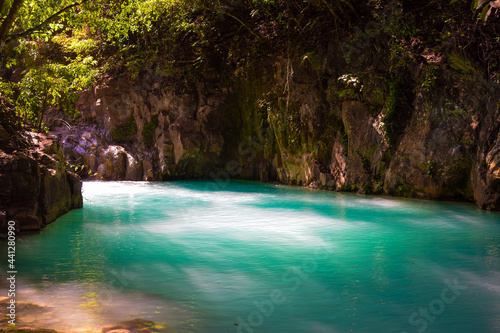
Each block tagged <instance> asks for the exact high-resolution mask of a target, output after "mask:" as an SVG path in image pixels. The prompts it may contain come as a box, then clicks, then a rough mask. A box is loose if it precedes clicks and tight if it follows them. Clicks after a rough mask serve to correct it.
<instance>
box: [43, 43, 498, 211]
mask: <svg viewBox="0 0 500 333" xmlns="http://www.w3.org/2000/svg"><path fill="white" fill-rule="evenodd" d="M377 43H380V42H377V41H376V40H375V41H371V42H370V43H367V44H363V45H362V48H361V49H360V51H359V53H358V54H357V56H356V57H355V59H349V58H346V56H345V50H344V49H343V48H345V45H350V44H341V43H335V42H332V43H329V44H328V45H325V46H324V47H323V48H318V49H317V50H316V51H315V53H314V54H310V53H306V52H305V51H302V52H299V51H297V52H295V53H294V54H288V55H287V56H282V57H279V58H273V59H269V60H268V61H266V62H264V63H260V64H258V65H254V66H250V67H249V68H247V70H246V71H245V72H244V73H242V74H239V75H235V76H233V77H231V78H230V79H227V78H226V79H224V78H222V77H220V76H218V75H217V74H212V76H208V77H204V78H201V79H200V80H199V81H198V82H196V83H194V84H192V85H191V86H190V87H189V89H185V90H184V91H183V92H182V93H179V92H177V91H176V90H174V89H170V88H169V85H168V84H167V83H166V82H165V79H164V78H163V77H162V76H160V75H158V74H156V73H155V72H154V70H152V69H151V70H145V71H143V72H142V73H141V74H140V75H139V77H138V78H137V79H135V80H130V79H129V78H127V76H126V75H123V76H118V77H114V78H108V79H106V80H103V81H101V82H100V83H99V84H98V85H96V86H95V87H94V89H93V90H90V91H87V92H85V93H83V94H81V96H80V99H79V101H78V102H77V108H78V109H79V111H80V113H81V119H80V121H79V123H78V124H75V125H73V126H72V127H71V128H68V127H65V126H59V127H57V128H56V131H58V132H59V133H60V134H62V137H63V140H62V145H63V150H64V153H65V154H66V156H68V157H69V158H70V161H72V163H80V164H81V165H82V167H83V168H82V173H81V175H83V176H86V177H89V178H90V179H105V180H168V179H180V178H213V179H214V180H218V181H219V182H220V180H221V179H222V180H225V179H229V178H240V179H253V180H262V181H274V180H276V181H280V182H283V183H288V184H297V185H303V186H311V187H317V188H322V189H329V190H339V191H352V192H360V193H367V194H370V193H375V194H390V195H396V196H406V197H417V198H428V199H452V200H465V201H474V202H476V203H477V204H478V206H479V207H481V208H484V209H500V201H499V199H500V192H499V190H500V173H499V163H498V162H499V161H500V154H499V151H500V142H499V140H498V131H499V124H500V123H499V112H498V100H499V96H500V95H499V92H500V90H499V89H498V85H497V84H496V83H495V82H493V81H491V80H488V79H485V77H486V76H485V74H484V73H483V72H482V71H481V70H480V69H478V68H476V67H475V66H474V65H473V64H472V63H471V62H470V61H469V60H467V59H466V58H463V57H461V56H460V55H459V54H457V53H450V54H448V56H446V57H443V56H438V55H437V54H432V53H429V54H424V55H425V56H422V57H419V58H418V59H410V60H407V64H406V65H404V66H400V67H398V68H396V70H394V69H391V70H390V71H389V69H388V62H387V60H386V57H388V56H389V55H388V54H384V51H383V50H382V51H381V50H380V48H378V47H377V45H376V44H377ZM372 44H373V45H372ZM375 50H376V51H375ZM304 54H305V55H304ZM387 73H392V74H391V75H388V74H387ZM53 117H54V116H53ZM49 122H50V121H49ZM54 127H55V126H54Z"/></svg>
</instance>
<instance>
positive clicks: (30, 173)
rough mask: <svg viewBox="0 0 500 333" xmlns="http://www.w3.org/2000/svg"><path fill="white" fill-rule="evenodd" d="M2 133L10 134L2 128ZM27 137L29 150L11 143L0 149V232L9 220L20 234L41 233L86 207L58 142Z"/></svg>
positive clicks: (29, 135)
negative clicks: (13, 222) (37, 231)
mask: <svg viewBox="0 0 500 333" xmlns="http://www.w3.org/2000/svg"><path fill="white" fill-rule="evenodd" d="M0 132H1V133H3V134H7V133H6V131H5V130H4V128H3V127H0ZM26 135H27V136H28V137H27V138H26V139H27V141H28V142H31V146H30V147H28V148H19V149H14V148H12V147H10V146H9V145H8V144H6V143H8V141H9V140H5V141H4V142H3V145H2V147H0V148H1V149H0V187H1V188H2V191H1V194H0V232H4V231H5V230H7V222H8V221H10V220H13V221H15V222H16V228H17V229H18V230H40V229H42V228H43V227H44V226H45V225H47V224H49V223H51V222H53V221H54V220H56V219H57V218H58V217H59V216H61V215H63V214H65V213H66V212H68V211H69V210H71V209H74V208H80V207H82V204H83V199H82V193H81V188H82V182H81V179H80V177H79V176H78V175H76V174H74V173H73V172H71V171H70V170H69V168H68V167H67V163H66V161H65V159H64V155H63V153H62V150H61V146H60V145H59V143H57V141H56V140H55V138H54V137H52V136H50V135H45V134H34V133H26ZM5 137H6V138H8V136H7V135H5Z"/></svg>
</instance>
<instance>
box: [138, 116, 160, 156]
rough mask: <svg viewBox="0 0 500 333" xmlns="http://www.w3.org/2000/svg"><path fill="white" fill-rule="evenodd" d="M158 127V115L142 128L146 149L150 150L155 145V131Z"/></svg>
mask: <svg viewBox="0 0 500 333" xmlns="http://www.w3.org/2000/svg"><path fill="white" fill-rule="evenodd" d="M157 127H158V115H156V116H154V117H153V118H152V119H151V121H150V122H149V123H147V124H145V125H144V127H143V128H142V132H141V135H142V142H144V144H145V145H146V147H148V148H150V147H152V146H153V144H154V134H155V130H156V128H157Z"/></svg>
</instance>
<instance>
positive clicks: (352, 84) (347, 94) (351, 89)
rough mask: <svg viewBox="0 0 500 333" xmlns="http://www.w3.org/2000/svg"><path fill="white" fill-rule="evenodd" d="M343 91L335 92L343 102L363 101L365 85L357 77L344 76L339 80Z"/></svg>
mask: <svg viewBox="0 0 500 333" xmlns="http://www.w3.org/2000/svg"><path fill="white" fill-rule="evenodd" d="M338 81H339V83H340V85H341V86H342V87H343V89H339V90H337V91H335V94H336V95H337V96H338V97H339V98H340V99H342V100H346V99H352V100H361V99H362V95H361V93H362V91H363V85H362V84H361V81H360V79H359V78H358V77H357V76H354V75H352V74H344V75H342V76H340V77H339V78H338Z"/></svg>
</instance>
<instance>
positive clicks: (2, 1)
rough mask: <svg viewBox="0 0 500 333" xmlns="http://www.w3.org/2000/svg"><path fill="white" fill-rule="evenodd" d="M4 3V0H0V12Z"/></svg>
mask: <svg viewBox="0 0 500 333" xmlns="http://www.w3.org/2000/svg"><path fill="white" fill-rule="evenodd" d="M4 4H5V0H0V13H1V12H2V8H3V5H4Z"/></svg>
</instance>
